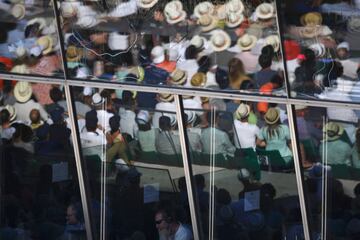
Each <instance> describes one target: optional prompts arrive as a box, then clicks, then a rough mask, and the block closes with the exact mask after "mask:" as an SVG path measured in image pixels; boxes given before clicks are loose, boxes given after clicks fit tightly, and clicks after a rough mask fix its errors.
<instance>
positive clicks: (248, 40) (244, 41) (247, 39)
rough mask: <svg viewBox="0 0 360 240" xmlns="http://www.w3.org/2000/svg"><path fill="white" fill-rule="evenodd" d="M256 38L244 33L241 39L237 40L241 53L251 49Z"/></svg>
mask: <svg viewBox="0 0 360 240" xmlns="http://www.w3.org/2000/svg"><path fill="white" fill-rule="evenodd" d="M256 41H257V38H256V37H255V36H253V35H250V34H247V33H245V34H244V35H243V36H242V37H241V38H239V39H238V41H237V44H238V45H239V47H240V49H241V50H243V51H246V50H250V49H252V48H253V47H254V46H255V44H256Z"/></svg>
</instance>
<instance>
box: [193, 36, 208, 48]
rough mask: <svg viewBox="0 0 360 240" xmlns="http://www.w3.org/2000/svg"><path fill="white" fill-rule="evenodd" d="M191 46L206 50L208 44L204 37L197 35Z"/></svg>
mask: <svg viewBox="0 0 360 240" xmlns="http://www.w3.org/2000/svg"><path fill="white" fill-rule="evenodd" d="M190 43H191V45H194V46H195V47H196V48H197V49H202V48H204V45H205V43H206V39H205V38H204V37H200V36H199V35H195V36H194V37H193V38H192V39H191V41H190Z"/></svg>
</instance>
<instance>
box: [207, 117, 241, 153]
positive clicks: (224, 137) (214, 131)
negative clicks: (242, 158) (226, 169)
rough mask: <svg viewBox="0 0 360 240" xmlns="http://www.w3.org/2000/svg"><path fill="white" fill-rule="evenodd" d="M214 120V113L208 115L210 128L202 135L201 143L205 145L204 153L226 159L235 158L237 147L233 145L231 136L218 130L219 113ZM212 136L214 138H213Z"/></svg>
mask: <svg viewBox="0 0 360 240" xmlns="http://www.w3.org/2000/svg"><path fill="white" fill-rule="evenodd" d="M214 114H215V116H214V118H215V119H214V120H215V122H214V121H213V118H212V112H208V113H207V121H208V123H209V127H207V128H205V129H204V130H203V131H202V133H201V142H202V143H203V153H205V154H215V155H216V154H222V155H223V156H224V157H225V158H227V157H228V156H230V157H233V156H234V153H235V150H236V149H235V147H234V145H233V144H232V143H231V141H230V138H229V135H228V134H227V133H226V132H224V131H222V130H220V129H219V128H218V122H219V113H217V112H215V113H214ZM211 136H214V137H213V138H212V137H211ZM211 141H213V142H211ZM212 144H213V146H211V145H212Z"/></svg>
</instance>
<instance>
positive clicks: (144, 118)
mask: <svg viewBox="0 0 360 240" xmlns="http://www.w3.org/2000/svg"><path fill="white" fill-rule="evenodd" d="M149 118H150V114H149V112H148V111H146V110H140V111H139V113H138V114H137V116H136V119H137V120H138V122H141V123H143V124H146V123H148V122H149Z"/></svg>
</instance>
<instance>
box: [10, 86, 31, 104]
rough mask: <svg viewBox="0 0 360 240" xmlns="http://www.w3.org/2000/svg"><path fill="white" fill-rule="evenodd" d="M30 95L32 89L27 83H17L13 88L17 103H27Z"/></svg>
mask: <svg viewBox="0 0 360 240" xmlns="http://www.w3.org/2000/svg"><path fill="white" fill-rule="evenodd" d="M31 95H32V88H31V85H30V83H28V82H18V83H16V85H15V88H14V96H15V98H16V100H17V101H18V102H21V103H24V102H27V101H28V100H29V99H30V98H31Z"/></svg>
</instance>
